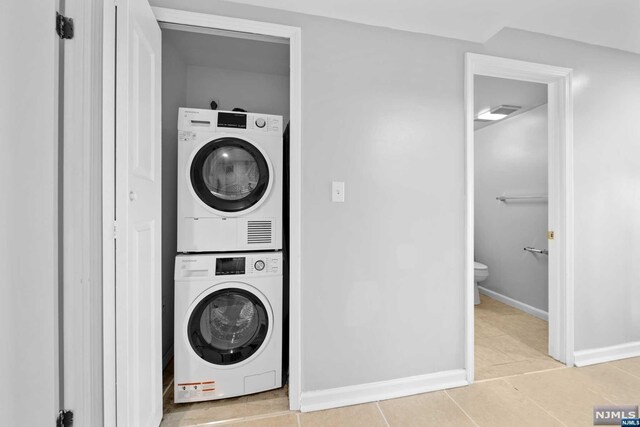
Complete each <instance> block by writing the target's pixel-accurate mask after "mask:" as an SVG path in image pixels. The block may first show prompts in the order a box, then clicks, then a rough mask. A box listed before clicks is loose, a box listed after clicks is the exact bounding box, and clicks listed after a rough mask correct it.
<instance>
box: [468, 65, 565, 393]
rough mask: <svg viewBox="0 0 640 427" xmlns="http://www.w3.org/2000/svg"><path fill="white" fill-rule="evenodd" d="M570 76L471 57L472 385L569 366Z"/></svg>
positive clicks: (544, 68)
mask: <svg viewBox="0 0 640 427" xmlns="http://www.w3.org/2000/svg"><path fill="white" fill-rule="evenodd" d="M571 75H572V73H571V70H569V69H565V68H558V67H553V66H546V65H541V64H533V63H527V62H523V61H515V60H510V59H504V58H497V57H490V56H485V55H476V54H467V57H466V81H465V101H466V137H467V138H466V139H467V145H466V148H467V152H466V156H467V158H466V160H467V168H466V172H467V189H468V191H467V218H466V219H467V224H466V226H467V227H466V237H467V240H466V242H467V247H466V278H467V283H466V291H467V292H466V299H467V301H466V308H467V319H466V331H467V334H466V336H467V351H466V356H467V360H466V369H467V378H468V380H469V382H473V381H474V379H477V380H483V379H490V378H498V377H503V376H509V375H516V374H522V373H527V372H534V371H541V370H547V369H553V368H557V367H562V366H563V363H564V364H567V365H573V271H572V269H571V266H572V256H573V255H572V254H573V251H572V244H571V242H572V235H571V231H572V223H573V219H572V217H573V215H572V212H573V207H572V180H571V175H572V155H571V146H572V134H571V128H572V125H571V120H572V114H571V112H572V102H571V89H570V88H571ZM478 299H479V301H478V302H479V304H478V305H476V302H477V300H478Z"/></svg>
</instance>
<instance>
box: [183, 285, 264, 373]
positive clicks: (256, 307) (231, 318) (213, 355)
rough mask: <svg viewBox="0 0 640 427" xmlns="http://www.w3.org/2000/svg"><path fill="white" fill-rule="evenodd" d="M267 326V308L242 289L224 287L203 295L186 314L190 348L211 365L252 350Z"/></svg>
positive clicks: (225, 362)
mask: <svg viewBox="0 0 640 427" xmlns="http://www.w3.org/2000/svg"><path fill="white" fill-rule="evenodd" d="M268 330H269V318H268V316H267V310H266V308H265V306H264V304H262V302H261V301H260V299H259V298H258V297H257V296H256V295H254V294H252V293H251V292H248V291H245V290H243V289H234V288H228V289H223V290H219V291H216V292H213V293H212V294H211V295H208V296H207V297H206V298H204V299H203V300H202V301H200V303H198V305H197V306H196V308H195V310H193V312H192V313H191V317H190V318H189V324H188V331H187V333H188V334H189V342H190V343H191V348H193V351H195V352H196V354H197V355H198V356H200V357H201V358H202V359H204V360H206V361H207V362H209V363H213V364H214V365H232V364H234V363H239V362H242V361H243V360H246V359H248V358H249V357H251V355H252V354H254V353H255V352H256V351H257V350H258V349H259V348H260V346H261V345H262V344H263V343H264V340H265V338H266V336H267V332H268Z"/></svg>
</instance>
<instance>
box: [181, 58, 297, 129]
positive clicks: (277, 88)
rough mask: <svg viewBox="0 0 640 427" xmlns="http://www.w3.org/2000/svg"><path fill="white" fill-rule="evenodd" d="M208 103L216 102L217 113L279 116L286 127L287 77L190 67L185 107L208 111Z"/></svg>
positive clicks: (287, 106)
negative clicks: (235, 110)
mask: <svg viewBox="0 0 640 427" xmlns="http://www.w3.org/2000/svg"><path fill="white" fill-rule="evenodd" d="M285 61H287V62H288V59H286V60H285ZM221 65H224V64H221ZM211 99H216V101H217V102H218V109H219V110H232V109H233V108H234V107H240V108H244V109H245V110H247V111H253V112H256V113H265V114H278V115H281V116H284V123H287V121H288V120H289V76H288V75H287V76H282V75H278V74H266V73H254V72H249V71H242V70H229V69H225V68H219V67H199V66H193V65H189V66H188V67H187V105H188V106H189V107H192V108H206V109H209V108H210V106H209V105H210V103H211Z"/></svg>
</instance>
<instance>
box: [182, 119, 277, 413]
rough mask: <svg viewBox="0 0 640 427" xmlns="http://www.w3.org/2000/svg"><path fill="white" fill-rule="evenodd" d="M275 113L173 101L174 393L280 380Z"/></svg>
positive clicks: (185, 396)
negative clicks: (175, 144) (203, 107)
mask: <svg viewBox="0 0 640 427" xmlns="http://www.w3.org/2000/svg"><path fill="white" fill-rule="evenodd" d="M282 198H283V123H282V117H281V116H274V115H266V114H255V113H244V112H235V111H215V110H199V109H192V108H180V110H179V113H178V236H177V237H178V246H177V247H178V252H179V253H180V254H179V255H178V256H177V257H176V263H175V329H174V335H175V337H174V338H175V344H174V363H175V367H174V370H175V379H174V392H175V393H174V398H175V402H176V403H182V402H196V401H202V400H212V399H222V398H226V397H233V396H240V395H245V394H251V393H257V392H260V391H265V390H269V389H274V388H278V387H281V386H282V369H283V367H282V360H283V359H282V355H283V354H282V353H283V352H282V346H283V342H282V340H283V309H284V307H283V257H282V231H283V230H282V224H283V215H282Z"/></svg>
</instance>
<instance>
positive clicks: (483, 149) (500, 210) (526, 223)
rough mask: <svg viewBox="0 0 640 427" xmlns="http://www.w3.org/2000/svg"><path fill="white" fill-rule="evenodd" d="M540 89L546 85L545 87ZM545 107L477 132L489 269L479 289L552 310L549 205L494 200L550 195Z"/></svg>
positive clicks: (483, 250)
mask: <svg viewBox="0 0 640 427" xmlns="http://www.w3.org/2000/svg"><path fill="white" fill-rule="evenodd" d="M541 86H542V85H541ZM547 128H548V127H547V106H546V105H543V106H540V107H538V108H535V109H533V110H530V111H528V112H526V113H523V114H520V115H518V116H515V117H513V118H508V119H506V120H503V121H500V122H498V123H495V124H493V125H491V126H488V127H485V128H483V129H480V130H477V131H476V132H475V138H474V142H475V152H474V153H475V259H476V261H479V262H482V263H483V264H486V265H487V266H488V267H489V278H488V279H487V280H485V281H484V282H482V283H481V286H483V287H486V288H488V289H490V290H492V291H495V292H498V293H499V294H502V295H504V296H507V297H509V298H512V299H515V300H516V301H519V302H522V303H524V304H527V305H530V306H532V307H535V308H538V309H540V310H542V311H548V295H549V292H548V291H549V262H548V257H547V256H546V255H534V254H532V253H530V252H525V251H524V250H523V248H524V247H525V246H532V247H534V248H538V249H547V248H548V245H547V235H546V234H547V225H548V204H547V202H546V201H533V200H525V201H509V202H507V203H504V202H500V201H498V200H496V197H497V196H500V195H503V194H508V195H538V194H547V192H548V185H547V181H548V180H547V176H548V174H547V163H548V161H547V153H548V144H547Z"/></svg>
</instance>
